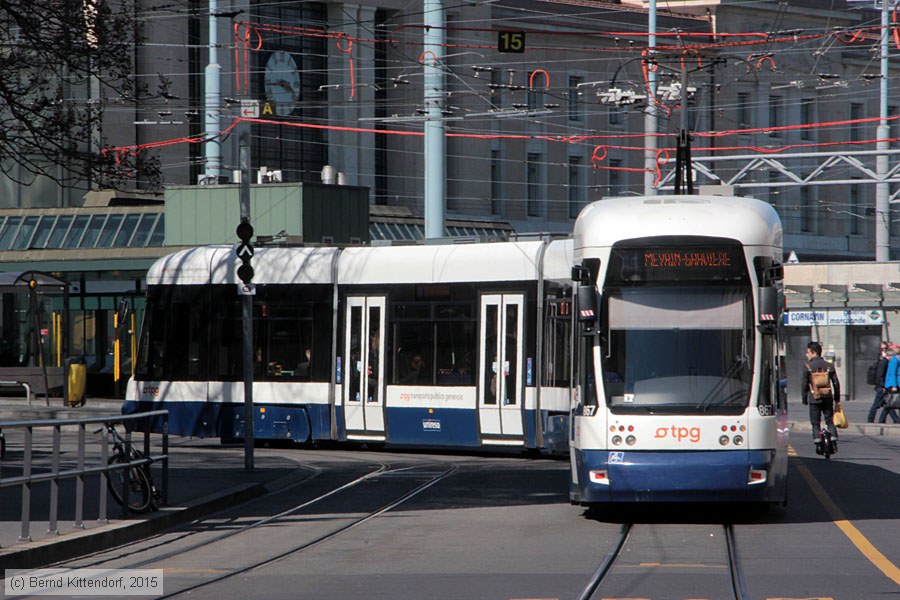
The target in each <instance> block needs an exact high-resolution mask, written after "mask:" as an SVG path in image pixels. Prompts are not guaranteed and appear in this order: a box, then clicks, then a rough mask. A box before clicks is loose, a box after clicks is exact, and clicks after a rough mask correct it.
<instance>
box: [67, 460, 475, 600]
mask: <svg viewBox="0 0 900 600" xmlns="http://www.w3.org/2000/svg"><path fill="white" fill-rule="evenodd" d="M372 467H373V469H374V470H372V471H370V472H367V473H365V474H363V475H360V476H357V477H355V478H353V479H351V480H350V481H347V482H344V483H339V484H337V485H335V486H333V487H332V488H331V489H328V490H327V491H324V492H322V493H319V494H318V495H317V496H315V497H313V498H311V499H309V500H305V501H304V502H302V503H300V504H298V505H295V506H293V507H291V508H288V509H286V510H283V511H281V512H279V513H278V514H275V515H272V516H270V517H266V518H263V519H259V520H255V521H253V522H250V523H247V524H244V525H239V526H236V527H235V528H234V529H231V530H228V531H226V532H224V533H220V534H218V535H216V536H214V537H212V538H208V537H207V538H204V539H202V540H198V541H196V542H192V543H190V544H188V545H187V546H182V547H179V548H176V549H173V550H172V551H170V552H165V553H163V554H159V553H158V550H159V548H158V545H156V544H151V546H150V547H149V549H151V550H154V551H156V552H157V553H154V554H152V556H151V557H150V558H146V559H138V558H137V556H138V555H139V554H140V552H141V550H140V549H139V548H138V546H139V545H140V544H141V542H138V543H136V544H134V546H135V549H129V548H119V549H116V550H115V551H114V553H119V555H120V556H126V557H130V558H128V559H126V561H125V562H126V563H127V564H123V565H121V566H119V565H117V568H121V569H137V568H150V567H151V566H152V565H158V564H161V563H163V562H164V561H170V560H171V559H180V560H181V559H184V557H185V556H188V555H190V553H192V552H195V551H201V552H206V551H209V549H210V547H211V545H213V544H219V543H225V542H226V541H231V540H230V538H234V537H235V536H239V535H241V534H245V533H249V532H251V531H253V530H255V529H257V528H259V527H261V526H266V525H272V524H277V523H279V521H286V520H289V519H291V518H296V517H297V516H298V515H302V514H303V512H304V511H305V510H306V509H308V508H310V507H312V506H314V505H318V504H321V503H323V502H325V501H327V500H329V499H334V498H336V497H338V496H340V495H341V494H344V493H348V492H352V491H353V490H355V489H359V488H360V487H361V486H362V485H363V484H367V483H375V482H386V481H392V482H396V483H391V484H390V488H391V491H390V492H389V493H388V494H387V496H386V499H384V500H382V501H381V502H380V503H379V504H378V506H376V507H373V508H371V509H369V510H364V511H361V512H360V513H359V514H356V515H354V516H352V517H350V518H349V519H347V520H346V522H344V523H342V524H340V525H339V526H337V527H334V528H330V529H328V530H327V531H325V532H322V533H320V534H318V535H315V536H314V537H311V538H307V539H304V540H303V541H302V542H300V543H297V544H295V545H293V546H291V547H289V548H286V549H280V551H278V552H276V553H273V554H271V555H264V556H257V557H254V558H255V559H256V560H253V561H251V562H250V563H249V564H245V565H242V566H236V567H233V568H220V569H213V570H205V571H202V572H198V571H192V572H191V574H193V575H197V574H200V575H205V576H204V577H202V580H201V581H199V582H197V583H194V584H191V585H188V586H180V588H179V589H178V590H177V591H171V592H168V593H166V594H165V595H164V596H161V598H171V597H179V596H181V595H183V594H189V593H191V592H193V591H196V590H198V589H201V588H204V587H207V586H209V585H212V584H216V583H219V582H222V581H224V580H227V579H229V578H232V577H234V576H237V575H241V574H244V573H247V572H249V571H252V570H255V569H259V568H262V567H264V566H267V565H270V564H272V563H275V562H277V561H279V560H282V559H284V558H286V557H288V556H291V555H294V554H297V553H299V552H302V551H304V550H306V549H308V548H312V547H313V546H316V545H318V544H320V543H322V542H325V541H328V540H331V539H334V538H336V537H337V536H339V535H341V534H343V533H345V532H347V531H350V530H351V529H353V528H355V527H358V526H360V525H362V524H364V523H366V522H368V521H371V520H372V519H375V518H377V517H379V516H381V515H383V514H385V513H387V512H389V511H391V510H392V509H394V508H396V507H398V506H400V505H402V504H403V503H405V502H407V501H408V500H410V499H412V498H414V497H416V496H418V495H419V494H421V493H422V492H424V491H425V490H427V489H428V488H430V487H432V486H433V485H435V484H436V483H438V482H440V481H442V480H444V479H446V478H448V477H450V476H452V475H453V474H454V473H456V472H457V471H458V469H459V466H458V465H456V464H453V463H441V464H438V465H436V464H434V463H428V464H424V465H411V466H401V467H393V466H392V465H391V464H390V463H387V462H381V463H373V464H372ZM319 475H321V470H316V471H314V472H313V473H311V474H310V476H309V477H307V478H305V479H303V480H302V481H300V482H297V483H296V484H294V485H292V486H289V487H286V488H284V489H282V490H279V491H278V492H277V493H278V494H285V493H294V492H296V490H295V488H297V487H298V486H300V485H301V484H307V483H309V482H310V480H312V479H314V478H316V477H318V476H319ZM410 486H412V487H410ZM364 494H365V493H364ZM214 519H215V517H212V518H211V520H214ZM195 530H196V529H195ZM179 539H181V538H179ZM109 560H110V553H108V552H107V553H103V554H101V555H97V556H96V557H94V558H93V559H91V558H90V557H89V558H88V560H87V561H84V560H81V561H78V565H77V567H75V566H74V565H67V566H71V567H73V568H79V569H80V568H88V567H94V566H99V565H106V564H108V562H109Z"/></svg>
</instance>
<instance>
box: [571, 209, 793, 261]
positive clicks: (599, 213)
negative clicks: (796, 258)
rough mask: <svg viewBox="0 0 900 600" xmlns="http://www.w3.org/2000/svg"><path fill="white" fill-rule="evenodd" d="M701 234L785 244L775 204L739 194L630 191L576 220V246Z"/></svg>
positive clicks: (759, 243)
mask: <svg viewBox="0 0 900 600" xmlns="http://www.w3.org/2000/svg"><path fill="white" fill-rule="evenodd" d="M667 235H696V236H709V237H720V238H722V237H724V238H730V239H735V240H739V241H740V242H741V243H743V244H744V245H746V246H773V247H777V248H781V246H782V228H781V221H780V219H779V218H778V214H777V213H776V212H775V209H774V208H772V206H771V205H769V204H768V203H766V202H762V201H760V200H756V199H755V198H739V197H734V196H641V197H635V196H625V197H620V198H607V199H604V200H598V201H597V202H593V203H591V204H589V205H588V206H587V207H585V208H584V210H582V211H581V214H580V215H579V217H578V220H576V221H575V244H576V248H575V249H576V251H578V250H581V249H583V248H592V247H610V246H612V245H613V244H615V243H616V242H620V241H622V240H628V239H636V238H645V237H653V236H667Z"/></svg>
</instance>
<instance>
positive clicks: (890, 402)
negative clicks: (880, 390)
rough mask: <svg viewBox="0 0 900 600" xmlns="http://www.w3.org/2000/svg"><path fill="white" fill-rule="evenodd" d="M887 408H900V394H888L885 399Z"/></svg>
mask: <svg viewBox="0 0 900 600" xmlns="http://www.w3.org/2000/svg"><path fill="white" fill-rule="evenodd" d="M884 407H885V408H900V394H894V393H892V394H886V395H885V397H884Z"/></svg>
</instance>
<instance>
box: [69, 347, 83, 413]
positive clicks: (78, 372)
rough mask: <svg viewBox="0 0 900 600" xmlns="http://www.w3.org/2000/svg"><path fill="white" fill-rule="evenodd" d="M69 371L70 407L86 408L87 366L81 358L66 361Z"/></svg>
mask: <svg viewBox="0 0 900 600" xmlns="http://www.w3.org/2000/svg"><path fill="white" fill-rule="evenodd" d="M66 368H67V369H68V370H69V376H68V389H67V390H66V392H67V393H66V399H67V401H68V403H69V406H84V388H85V385H86V383H87V365H86V364H85V363H84V359H83V358H81V357H74V358H68V359H66Z"/></svg>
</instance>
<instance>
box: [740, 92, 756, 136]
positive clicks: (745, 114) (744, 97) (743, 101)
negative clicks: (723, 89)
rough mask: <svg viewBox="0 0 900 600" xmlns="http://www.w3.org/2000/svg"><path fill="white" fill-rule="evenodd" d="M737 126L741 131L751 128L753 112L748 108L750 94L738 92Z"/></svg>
mask: <svg viewBox="0 0 900 600" xmlns="http://www.w3.org/2000/svg"><path fill="white" fill-rule="evenodd" d="M737 124H738V127H740V128H741V129H750V128H751V127H753V112H752V110H751V108H750V94H748V93H747V92H739V93H738V95H737Z"/></svg>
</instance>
